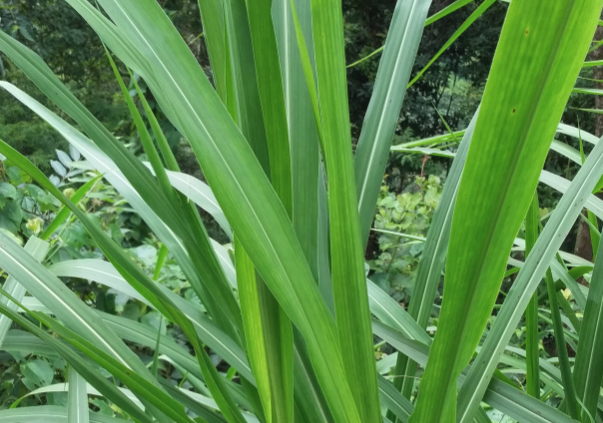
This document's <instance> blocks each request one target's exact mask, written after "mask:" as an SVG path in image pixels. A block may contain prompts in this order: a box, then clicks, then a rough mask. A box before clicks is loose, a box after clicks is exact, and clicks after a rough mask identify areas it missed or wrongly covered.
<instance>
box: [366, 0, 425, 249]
mask: <svg viewBox="0 0 603 423" xmlns="http://www.w3.org/2000/svg"><path fill="white" fill-rule="evenodd" d="M430 4H431V0H413V1H405V0H400V1H398V2H397V3H396V8H395V9H394V15H393V17H392V21H391V24H390V30H389V32H388V34H387V39H386V41H385V49H384V53H383V56H382V58H381V60H380V62H379V70H378V71H377V77H376V79H375V85H374V87H373V94H372V95H371V100H370V102H369V106H368V109H367V111H366V115H365V117H364V123H363V125H362V131H361V132H360V138H359V140H358V146H357V149H356V155H355V159H354V167H355V171H356V188H357V195H358V213H359V216H360V227H361V231H362V242H363V245H365V244H366V242H367V240H368V234H369V231H370V227H371V223H372V221H373V217H374V214H375V204H376V203H377V197H378V195H379V187H380V186H381V182H382V180H383V173H384V172H385V166H386V164H387V157H388V155H389V149H390V147H391V143H392V139H393V136H394V132H395V129H396V126H397V125H398V118H399V116H400V109H401V107H402V102H403V100H404V94H405V92H406V89H405V88H404V87H405V86H406V84H408V80H409V79H410V73H411V71H412V67H413V64H414V61H415V56H416V55H417V50H418V48H419V42H420V41H421V35H422V34H423V27H424V24H423V22H424V21H425V19H426V17H427V11H428V10H429V6H430Z"/></svg>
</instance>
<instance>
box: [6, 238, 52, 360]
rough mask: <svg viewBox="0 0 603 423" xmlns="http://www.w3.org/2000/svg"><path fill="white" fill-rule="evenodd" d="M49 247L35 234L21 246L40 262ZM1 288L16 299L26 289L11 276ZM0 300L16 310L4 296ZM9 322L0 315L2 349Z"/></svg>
mask: <svg viewBox="0 0 603 423" xmlns="http://www.w3.org/2000/svg"><path fill="white" fill-rule="evenodd" d="M49 249H50V244H48V243H47V242H44V241H42V240H41V239H39V238H36V237H35V236H32V237H31V238H29V240H27V243H26V244H25V247H23V250H24V251H25V252H27V253H28V254H30V255H31V256H32V257H33V258H34V259H35V260H36V261H38V262H40V263H41V262H42V261H43V260H44V257H46V254H47V253H48V250H49ZM2 289H3V290H4V291H6V292H7V293H8V294H9V295H10V296H11V297H13V298H15V299H16V300H17V301H21V300H23V297H24V296H25V291H26V290H25V287H24V286H23V285H21V284H20V283H19V282H18V281H17V279H15V278H14V277H13V276H9V277H8V278H7V279H6V282H4V285H3V286H2ZM0 302H2V303H3V304H6V306H7V307H10V308H11V309H13V310H17V305H16V304H14V303H12V302H10V301H9V300H8V298H6V297H2V298H0ZM11 324H12V322H11V320H10V319H9V318H8V317H6V316H0V347H2V348H3V349H4V348H5V340H6V336H7V334H8V332H9V329H10V326H11Z"/></svg>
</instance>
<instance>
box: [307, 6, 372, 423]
mask: <svg viewBox="0 0 603 423" xmlns="http://www.w3.org/2000/svg"><path fill="white" fill-rule="evenodd" d="M342 20H343V18H342V11H341V1H320V0H312V25H313V32H314V48H315V55H316V75H317V82H318V97H319V99H320V115H321V116H320V119H321V121H320V124H321V127H322V128H321V129H322V134H323V141H322V151H323V156H324V160H325V165H326V173H327V179H328V208H329V222H330V237H331V239H330V241H331V250H330V251H331V272H332V283H333V298H334V300H335V315H336V318H337V332H338V338H339V344H340V346H341V348H342V350H343V351H346V353H345V354H344V355H343V361H344V363H345V371H346V376H347V381H348V383H349V385H350V388H351V390H352V395H353V397H354V403H355V404H356V406H357V407H358V411H359V413H360V417H361V419H362V421H363V422H366V423H370V422H377V421H379V420H380V413H379V397H378V388H377V373H376V369H375V358H374V352H373V342H372V336H371V327H370V311H369V305H368V301H367V290H366V279H365V276H364V254H363V253H364V251H363V247H362V238H361V234H360V225H359V220H358V211H357V204H358V202H357V201H358V200H357V195H356V186H355V183H354V168H353V160H352V150H351V134H350V122H349V111H348V97H347V83H346V73H345V54H344V53H345V49H344V40H343V21H342ZM309 89H312V86H310V87H309Z"/></svg>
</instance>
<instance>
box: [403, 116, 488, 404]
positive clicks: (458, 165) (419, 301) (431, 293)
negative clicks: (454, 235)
mask: <svg viewBox="0 0 603 423" xmlns="http://www.w3.org/2000/svg"><path fill="white" fill-rule="evenodd" d="M476 121H477V112H476V114H475V115H474V117H473V119H472V120H471V123H470V124H469V127H468V128H467V131H466V132H465V133H464V135H463V139H462V141H461V144H460V145H459V148H458V150H457V152H456V158H455V160H454V161H453V162H452V166H451V168H450V172H449V173H448V177H447V178H446V183H445V184H444V189H443V191H442V196H441V197H440V202H439V203H438V206H437V207H436V210H435V211H434V214H433V218H432V220H431V225H430V226H429V231H428V232H427V239H426V240H425V244H424V245H423V254H422V257H421V260H420V261H419V267H418V268H417V278H416V280H415V286H414V288H413V295H412V296H411V298H410V304H409V306H408V314H409V315H410V316H411V317H412V318H414V319H415V320H416V322H417V324H418V326H419V328H421V329H426V328H427V324H428V323H429V317H430V316H431V311H432V309H433V303H434V300H435V296H436V292H437V289H438V285H439V284H440V280H441V278H442V276H441V275H442V271H443V269H444V262H445V260H446V252H447V250H448V240H449V239H450V224H451V222H452V214H453V211H454V204H455V201H456V193H457V191H458V185H459V182H460V180H461V175H462V172H463V167H464V165H465V160H466V158H467V152H468V150H469V145H470V143H471V138H472V136H473V131H474V128H475V122H476ZM416 372H417V364H416V363H414V362H412V361H409V360H408V358H407V357H405V356H403V355H399V356H398V360H397V363H396V370H395V371H394V375H406V376H407V377H405V378H400V379H402V380H398V379H394V386H396V387H397V388H398V389H400V388H402V392H403V394H404V396H405V397H406V398H410V396H411V394H412V390H413V386H414V379H413V378H414V376H415V375H416Z"/></svg>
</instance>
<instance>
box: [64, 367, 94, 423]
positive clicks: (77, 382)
mask: <svg viewBox="0 0 603 423" xmlns="http://www.w3.org/2000/svg"><path fill="white" fill-rule="evenodd" d="M67 410H68V412H67V419H68V421H69V423H89V422H90V412H89V410H88V390H87V389H86V381H85V380H84V378H83V377H81V376H80V375H79V374H78V373H77V372H76V371H75V370H74V369H70V370H69V397H68V402H67Z"/></svg>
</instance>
